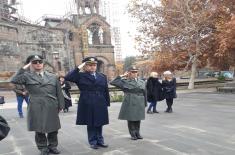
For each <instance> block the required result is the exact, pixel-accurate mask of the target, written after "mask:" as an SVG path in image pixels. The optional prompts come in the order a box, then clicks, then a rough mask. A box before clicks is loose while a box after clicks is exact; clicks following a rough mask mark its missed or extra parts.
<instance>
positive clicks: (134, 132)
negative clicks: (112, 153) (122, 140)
mask: <svg viewBox="0 0 235 155" xmlns="http://www.w3.org/2000/svg"><path fill="white" fill-rule="evenodd" d="M127 125H128V129H129V133H130V135H131V137H136V136H139V135H140V121H127Z"/></svg>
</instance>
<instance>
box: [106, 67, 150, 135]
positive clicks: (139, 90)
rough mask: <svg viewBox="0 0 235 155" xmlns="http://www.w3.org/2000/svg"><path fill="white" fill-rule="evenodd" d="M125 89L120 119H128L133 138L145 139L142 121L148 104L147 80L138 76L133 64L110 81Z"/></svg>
mask: <svg viewBox="0 0 235 155" xmlns="http://www.w3.org/2000/svg"><path fill="white" fill-rule="evenodd" d="M110 84H111V85H114V86H116V87H118V88H120V89H121V90H122V91H124V99H123V102H122V106H121V109H120V112H119V116H118V118H119V119H120V120H127V124H128V129H129V133H130V135H131V139H132V140H137V139H143V137H142V136H141V135H140V123H141V120H144V119H145V107H146V106H147V96H146V86H145V82H144V81H143V80H141V79H139V78H138V69H137V68H136V67H135V66H132V67H130V68H129V69H128V71H127V72H126V73H124V74H123V75H119V76H117V77H116V78H115V79H114V80H113V81H111V82H110Z"/></svg>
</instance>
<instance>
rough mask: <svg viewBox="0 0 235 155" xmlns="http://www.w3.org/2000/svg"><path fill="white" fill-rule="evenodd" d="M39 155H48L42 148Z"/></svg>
mask: <svg viewBox="0 0 235 155" xmlns="http://www.w3.org/2000/svg"><path fill="white" fill-rule="evenodd" d="M40 155H49V152H48V150H47V149H42V150H41V153H40Z"/></svg>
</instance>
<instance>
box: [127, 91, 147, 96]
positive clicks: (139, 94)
mask: <svg viewBox="0 0 235 155" xmlns="http://www.w3.org/2000/svg"><path fill="white" fill-rule="evenodd" d="M125 93H127V94H135V95H138V96H144V94H143V93H136V92H125Z"/></svg>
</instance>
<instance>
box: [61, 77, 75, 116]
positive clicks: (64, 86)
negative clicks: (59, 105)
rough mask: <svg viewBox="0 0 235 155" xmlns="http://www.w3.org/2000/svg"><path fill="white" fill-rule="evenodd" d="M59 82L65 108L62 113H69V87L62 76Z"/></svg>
mask: <svg viewBox="0 0 235 155" xmlns="http://www.w3.org/2000/svg"><path fill="white" fill-rule="evenodd" d="M59 80H60V84H61V88H62V93H63V96H64V101H65V106H64V109H63V111H64V112H68V111H69V107H71V106H72V100H71V95H70V93H69V90H70V89H71V86H70V84H69V82H68V81H65V80H64V77H63V76H60V77H59Z"/></svg>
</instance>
